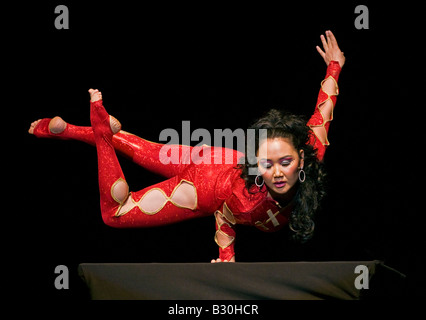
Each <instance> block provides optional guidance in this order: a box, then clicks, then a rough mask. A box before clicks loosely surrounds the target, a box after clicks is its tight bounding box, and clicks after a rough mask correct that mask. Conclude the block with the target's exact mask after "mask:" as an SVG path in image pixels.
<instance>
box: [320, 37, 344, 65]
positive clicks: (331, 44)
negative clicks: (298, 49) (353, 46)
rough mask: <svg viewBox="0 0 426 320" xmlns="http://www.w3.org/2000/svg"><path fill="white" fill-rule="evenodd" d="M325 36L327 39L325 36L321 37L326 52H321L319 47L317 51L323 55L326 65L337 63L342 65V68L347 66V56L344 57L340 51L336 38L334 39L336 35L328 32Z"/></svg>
mask: <svg viewBox="0 0 426 320" xmlns="http://www.w3.org/2000/svg"><path fill="white" fill-rule="evenodd" d="M325 35H326V37H327V39H326V38H325V37H324V35H321V42H322V46H323V48H324V51H323V50H321V48H320V47H319V46H317V47H316V48H317V51H318V53H319V54H320V55H321V57H322V58H323V59H324V61H325V63H326V64H327V66H328V64H329V63H330V61H337V62H338V63H339V65H340V68H342V67H343V65H344V64H345V60H346V58H345V56H344V55H343V52H342V51H341V50H340V48H339V46H338V44H337V41H336V38H335V37H334V34H333V33H332V32H331V31H330V30H327V31H326V32H325Z"/></svg>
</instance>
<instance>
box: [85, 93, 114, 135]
mask: <svg viewBox="0 0 426 320" xmlns="http://www.w3.org/2000/svg"><path fill="white" fill-rule="evenodd" d="M89 93H90V101H91V102H96V101H99V100H102V92H100V91H99V90H98V89H89ZM109 125H110V127H111V131H112V133H113V134H116V133H117V132H119V131H120V130H121V123H120V121H118V120H117V119H116V118H114V117H113V116H111V115H110V116H109Z"/></svg>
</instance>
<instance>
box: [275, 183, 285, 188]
mask: <svg viewBox="0 0 426 320" xmlns="http://www.w3.org/2000/svg"><path fill="white" fill-rule="evenodd" d="M286 184H287V182H285V181H278V182H274V186H275V187H277V188H284V187H285V185H286Z"/></svg>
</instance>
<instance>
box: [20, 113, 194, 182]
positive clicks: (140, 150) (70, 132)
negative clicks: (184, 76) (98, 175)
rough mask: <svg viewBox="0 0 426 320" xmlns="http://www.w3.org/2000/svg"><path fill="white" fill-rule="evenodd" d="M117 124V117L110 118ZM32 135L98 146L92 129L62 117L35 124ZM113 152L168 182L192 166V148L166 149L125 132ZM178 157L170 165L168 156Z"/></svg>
mask: <svg viewBox="0 0 426 320" xmlns="http://www.w3.org/2000/svg"><path fill="white" fill-rule="evenodd" d="M111 118H113V119H114V121H117V120H116V119H115V118H114V117H111ZM28 132H29V133H31V134H34V135H35V136H36V137H39V138H53V139H61V140H79V141H82V142H85V143H88V144H90V145H93V146H95V145H96V143H95V137H94V135H93V129H92V127H83V126H75V125H72V124H70V123H66V122H65V121H64V120H62V118H60V117H54V118H53V119H50V118H45V119H40V120H37V121H34V122H33V123H32V124H31V127H30V129H29V130H28ZM112 145H113V147H114V149H115V150H116V151H117V152H118V153H119V154H121V155H124V156H126V157H127V158H130V159H131V160H132V161H133V162H135V163H136V164H138V165H140V166H141V167H143V168H145V169H147V170H149V171H152V172H154V173H157V174H159V175H162V176H164V177H166V178H170V177H173V176H175V175H178V174H179V173H181V172H182V171H183V170H184V169H185V168H186V167H187V165H188V164H190V163H191V151H192V147H190V146H183V145H167V147H166V148H165V145H164V144H161V143H155V142H151V141H148V140H145V139H142V138H140V137H138V136H135V135H133V134H131V133H128V132H125V131H122V130H121V131H119V132H117V133H116V134H114V136H113V137H112ZM169 152H170V154H172V155H174V156H176V159H174V160H175V161H172V162H169V163H167V161H161V158H163V159H168V158H170V156H169V155H168V153H169Z"/></svg>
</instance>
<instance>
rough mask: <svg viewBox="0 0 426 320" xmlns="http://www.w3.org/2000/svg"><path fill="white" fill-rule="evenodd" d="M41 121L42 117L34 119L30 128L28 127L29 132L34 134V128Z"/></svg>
mask: <svg viewBox="0 0 426 320" xmlns="http://www.w3.org/2000/svg"><path fill="white" fill-rule="evenodd" d="M40 121H41V119H38V120H36V121H33V122H32V123H31V125H30V128H29V129H28V133H29V134H34V129H35V127H36V126H37V125H38V123H39V122H40Z"/></svg>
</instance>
